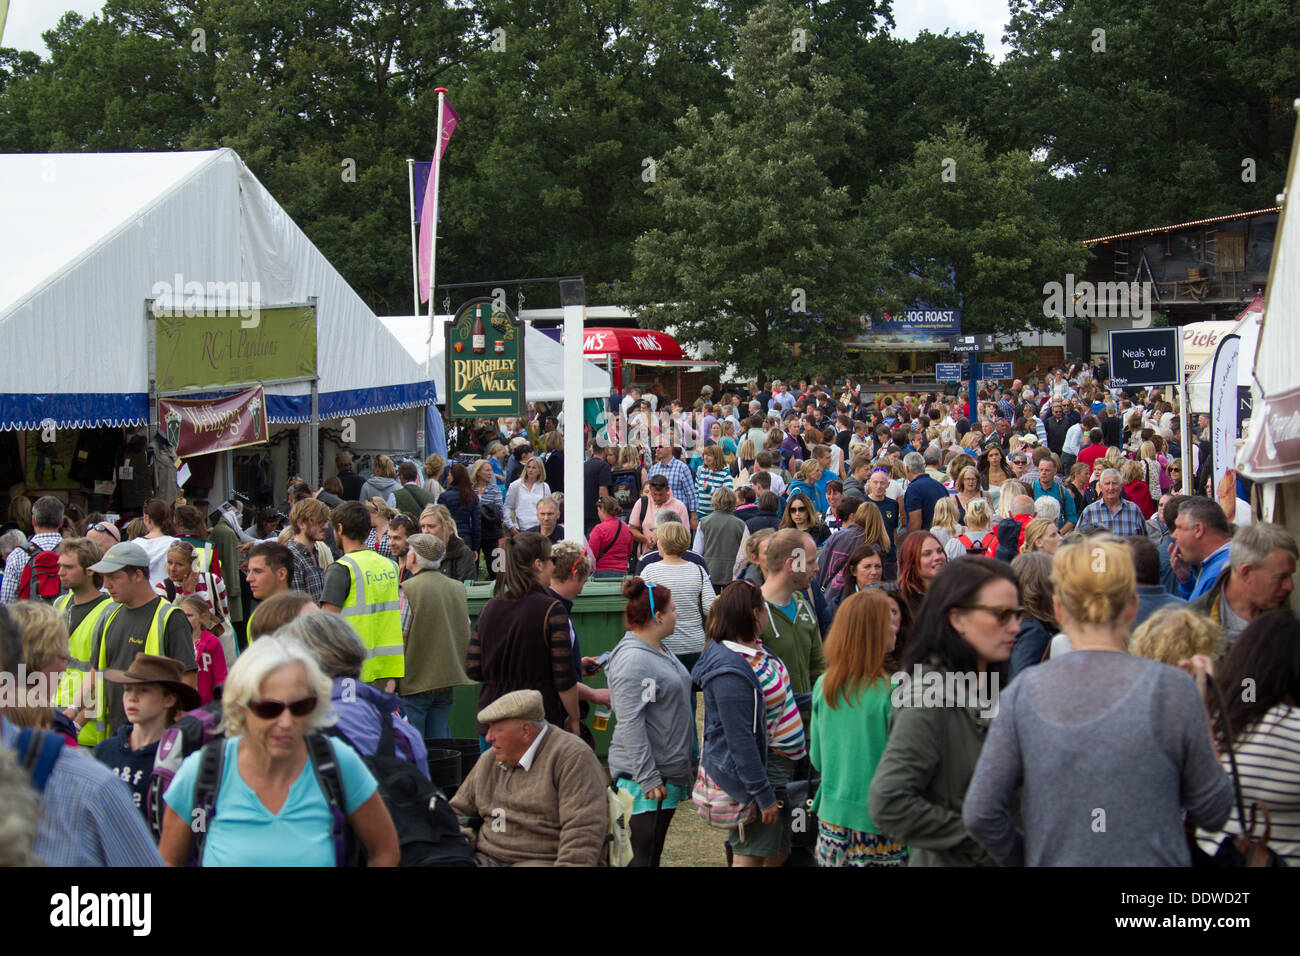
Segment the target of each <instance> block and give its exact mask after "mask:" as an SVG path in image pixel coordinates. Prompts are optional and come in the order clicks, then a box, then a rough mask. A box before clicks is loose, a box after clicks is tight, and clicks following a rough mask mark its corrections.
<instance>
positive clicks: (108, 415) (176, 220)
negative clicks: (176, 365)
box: [0, 149, 432, 429]
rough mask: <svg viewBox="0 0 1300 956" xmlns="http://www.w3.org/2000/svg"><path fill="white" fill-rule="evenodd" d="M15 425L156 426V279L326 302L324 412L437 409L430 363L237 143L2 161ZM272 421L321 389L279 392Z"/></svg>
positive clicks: (275, 388)
mask: <svg viewBox="0 0 1300 956" xmlns="http://www.w3.org/2000/svg"><path fill="white" fill-rule="evenodd" d="M0 208H3V209H4V210H5V213H6V217H7V221H9V222H10V223H11V224H13V227H12V228H10V229H7V230H0V354H3V355H5V356H6V359H7V370H6V376H5V382H6V385H5V392H4V393H0V429H11V428H35V427H37V426H38V424H39V423H40V422H41V421H44V420H46V419H53V420H54V421H55V423H56V424H57V425H58V426H59V427H64V428H77V427H91V426H95V425H142V424H145V423H147V421H148V419H149V414H150V410H149V407H148V404H149V403H148V389H149V361H148V338H149V328H148V323H147V322H146V320H145V301H146V300H147V299H149V298H151V297H154V289H155V285H156V284H157V283H160V282H165V283H167V284H168V285H169V286H170V285H172V284H174V280H175V277H176V276H177V275H180V276H183V277H184V279H185V281H186V282H189V281H198V282H201V283H204V284H205V285H206V284H207V283H210V282H220V283H231V282H234V283H241V282H246V283H249V286H250V288H251V287H252V284H253V283H257V286H256V288H258V290H259V292H260V297H259V300H260V304H261V305H262V306H263V307H270V306H275V305H289V304H299V303H304V302H308V301H310V300H311V299H313V298H315V299H316V300H317V303H316V304H317V313H316V321H317V388H318V393H319V411H320V417H321V418H322V419H328V418H338V417H343V416H346V415H361V414H369V413H373V412H380V411H387V410H389V409H394V408H407V407H413V406H419V405H425V404H427V403H428V401H429V400H430V399H431V397H432V392H431V383H430V382H429V381H428V379H427V378H426V377H425V376H424V375H423V367H422V366H420V365H417V364H416V363H415V362H413V361H411V360H409V357H408V356H406V355H405V354H403V350H402V349H401V348H399V347H398V343H397V342H396V340H395V339H393V338H392V336H390V335H389V334H388V332H387V331H386V330H385V329H384V328H383V326H382V325H381V324H380V323H379V322H377V321H376V319H375V316H374V313H373V312H372V311H371V310H370V309H369V308H368V307H367V306H366V304H365V303H364V302H363V301H362V300H361V298H360V297H359V296H358V295H357V294H356V293H355V292H354V291H353V290H352V288H351V287H350V286H349V285H348V284H347V282H346V281H345V280H344V279H343V277H342V276H341V275H339V273H338V272H337V271H336V270H335V269H334V267H333V266H331V265H330V264H329V261H328V260H327V259H326V258H325V257H324V256H323V255H322V254H321V252H320V250H319V249H317V248H316V247H315V246H314V245H313V244H312V242H311V240H310V239H308V238H307V236H306V234H305V233H303V231H302V230H301V229H300V228H298V226H297V225H296V224H295V223H294V222H293V221H292V220H291V219H290V218H289V217H288V215H286V214H285V211H284V209H283V208H281V206H280V205H279V203H277V202H276V201H275V199H274V198H273V197H272V196H271V194H270V193H269V192H267V190H266V189H265V187H263V186H262V184H261V183H260V182H258V181H257V178H256V177H255V176H254V175H253V174H252V172H250V171H249V169H248V167H247V166H245V165H244V163H243V161H242V160H240V158H239V157H238V156H237V155H236V154H235V153H234V152H233V151H232V150H229V149H219V150H213V151H206V152H183V153H58V154H2V155H0ZM266 393H267V411H268V414H269V417H270V419H271V420H272V421H276V422H305V421H308V420H310V413H311V385H310V384H309V383H297V384H289V385H269V386H267V388H266Z"/></svg>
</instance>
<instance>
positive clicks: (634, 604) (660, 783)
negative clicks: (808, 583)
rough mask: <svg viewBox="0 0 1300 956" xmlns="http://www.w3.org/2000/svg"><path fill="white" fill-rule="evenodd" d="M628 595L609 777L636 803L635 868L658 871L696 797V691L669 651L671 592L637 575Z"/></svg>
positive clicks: (615, 677)
mask: <svg viewBox="0 0 1300 956" xmlns="http://www.w3.org/2000/svg"><path fill="white" fill-rule="evenodd" d="M660 563H662V562H660ZM656 566H657V565H651V567H656ZM741 587H745V585H741ZM623 597H624V598H626V599H627V605H626V607H625V608H624V610H623V622H624V624H625V626H626V627H627V632H626V633H625V634H624V635H623V639H622V640H621V641H619V642H618V644H617V645H616V646H615V647H614V650H613V651H611V652H610V656H609V661H608V663H607V664H606V665H605V676H606V678H607V679H608V681H609V699H610V703H611V704H612V706H613V709H614V720H615V723H614V735H613V737H612V738H611V739H610V742H609V775H610V778H611V779H612V780H613V781H614V782H615V784H616V785H617V786H618V788H619V789H620V790H626V791H628V792H629V793H631V794H632V798H633V805H632V821H631V826H630V830H631V836H632V852H633V857H632V863H631V865H632V866H657V865H658V861H659V855H660V854H661V853H662V852H663V848H664V839H665V838H666V837H667V836H668V825H669V824H670V823H672V819H673V814H674V813H675V812H676V810H677V805H678V804H679V803H682V802H683V801H686V800H689V799H690V785H691V763H692V750H693V749H694V744H695V720H694V718H693V717H692V716H691V715H692V713H693V711H694V707H693V706H692V705H693V704H694V697H695V694H694V692H693V690H692V688H691V674H690V671H689V670H687V669H686V667H685V666H683V664H682V662H681V658H680V657H679V656H678V655H676V654H674V653H672V651H670V650H668V648H667V647H665V646H664V642H665V641H666V640H667V638H668V636H669V635H670V634H672V633H673V631H674V630H675V629H676V627H677V606H676V604H675V603H674V602H673V595H672V592H671V591H669V590H668V589H667V588H666V587H664V586H663V585H656V584H647V583H646V582H645V581H644V580H643V579H641V578H635V577H634V578H628V579H627V580H626V581H624V582H623ZM647 691H649V693H647Z"/></svg>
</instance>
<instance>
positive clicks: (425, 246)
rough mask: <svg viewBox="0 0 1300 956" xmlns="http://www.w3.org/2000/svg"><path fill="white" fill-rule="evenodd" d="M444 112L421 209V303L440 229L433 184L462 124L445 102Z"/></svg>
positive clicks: (426, 294)
mask: <svg viewBox="0 0 1300 956" xmlns="http://www.w3.org/2000/svg"><path fill="white" fill-rule="evenodd" d="M442 105H443V111H442V132H441V135H440V136H439V138H438V149H437V151H436V152H435V153H434V154H433V164H434V165H433V173H432V174H431V175H430V177H429V188H428V189H426V190H425V191H424V206H423V207H422V208H421V209H420V301H421V302H428V301H429V295H430V292H431V290H430V289H429V281H430V279H429V277H430V276H431V275H432V273H433V231H434V230H435V229H437V228H438V221H437V213H436V209H435V202H436V197H435V196H434V192H435V190H434V188H433V184H434V183H435V182H437V181H438V180H437V175H438V165H439V163H440V162H441V161H442V155H443V153H445V152H447V144H448V143H449V142H451V134H452V133H454V132H455V131H456V124H457V123H459V122H460V117H459V116H458V115H457V114H456V111H455V110H454V109H452V108H451V104H450V103H448V102H447V101H446V100H445V99H444V100H443V104H442Z"/></svg>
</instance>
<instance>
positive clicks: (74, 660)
mask: <svg viewBox="0 0 1300 956" xmlns="http://www.w3.org/2000/svg"><path fill="white" fill-rule="evenodd" d="M103 557H104V552H103V551H102V550H101V549H100V547H99V545H97V544H95V542H94V541H91V540H90V538H69V539H68V540H66V541H64V542H63V544H61V545H59V584H60V585H61V586H62V587H63V589H64V591H65V592H66V593H64V594H61V595H59V597H58V598H57V599H56V600H55V602H54V608H55V610H57V611H58V612H59V614H61V615H62V616H63V623H64V625H65V626H66V627H67V629H68V635H69V639H68V669H67V670H66V671H64V672H63V677H61V678H60V679H59V686H58V690H57V691H56V692H55V698H54V700H55V704H56V705H57V706H59V707H63V708H66V711H65V712H66V713H67V716H69V717H71V718H72V719H73V720H78V717H79V716H80V715H79V713H78V712H79V711H80V710H81V707H82V706H84V703H85V702H84V701H83V700H82V697H81V691H82V685H83V684H84V683H85V679H86V675H87V674H88V673H89V672H90V670H91V666H90V651H91V634H92V632H93V631H94V629H95V627H96V626H97V625H98V624H99V622H100V620H101V619H102V618H103V617H104V613H105V612H106V611H107V610H108V609H109V608H111V607H113V602H112V601H111V600H110V599H109V597H108V595H107V594H105V593H104V592H103V591H101V590H100V587H101V586H102V585H103V583H104V579H103V578H102V577H101V576H100V575H98V574H96V573H95V572H93V571H91V570H90V566H91V565H92V564H94V563H95V562H97V561H99V560H100V559H101V558H103ZM87 716H89V715H87ZM78 722H80V721H78ZM94 731H95V725H94V722H93V721H86V722H85V726H83V727H82V728H81V732H80V733H79V734H78V736H77V739H78V741H79V742H80V743H81V745H82V746H83V747H86V746H90V745H91V744H93V743H97V742H98V741H93V740H91V739H90V738H91V737H93V736H94Z"/></svg>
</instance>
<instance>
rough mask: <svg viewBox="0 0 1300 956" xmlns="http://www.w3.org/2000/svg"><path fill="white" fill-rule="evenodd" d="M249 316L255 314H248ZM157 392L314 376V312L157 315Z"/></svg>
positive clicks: (287, 309) (262, 310)
mask: <svg viewBox="0 0 1300 956" xmlns="http://www.w3.org/2000/svg"><path fill="white" fill-rule="evenodd" d="M248 311H249V312H250V313H253V312H254V310H253V309H250V310H248ZM155 314H156V318H157V326H158V345H157V353H158V359H157V361H158V391H160V392H172V391H181V390H183V389H205V390H206V389H213V390H217V389H220V388H223V387H229V386H231V385H244V384H247V383H250V382H263V383H266V382H273V381H277V380H283V379H300V378H312V377H313V376H315V375H316V310H315V309H314V308H313V307H311V306H291V307H283V308H280V307H277V308H259V309H256V310H255V314H252V315H251V316H250V317H249V318H243V317H241V315H240V313H239V312H237V311H233V310H226V311H224V312H219V314H206V313H205V312H204V311H203V308H202V307H201V306H200V305H196V306H194V307H193V308H190V307H189V305H188V304H187V307H186V309H185V310H181V309H175V310H172V311H161V310H159V311H157V312H156V313H155Z"/></svg>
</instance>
